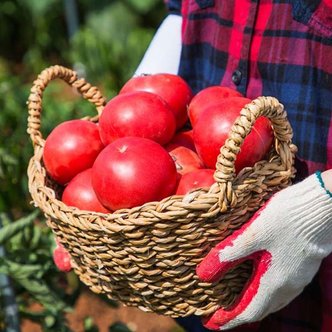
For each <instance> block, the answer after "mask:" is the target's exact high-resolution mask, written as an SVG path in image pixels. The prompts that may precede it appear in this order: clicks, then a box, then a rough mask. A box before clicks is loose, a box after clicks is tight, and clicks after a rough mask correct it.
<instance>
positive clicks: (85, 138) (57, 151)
mask: <svg viewBox="0 0 332 332" xmlns="http://www.w3.org/2000/svg"><path fill="white" fill-rule="evenodd" d="M103 148H104V145H103V143H102V142H101V139H100V136H99V129H98V126H97V125H96V124H95V123H92V122H90V121H86V120H70V121H65V122H62V123H61V124H59V125H58V126H57V127H55V128H54V129H53V131H52V132H51V133H50V134H49V135H48V137H47V139H46V141H45V147H44V153H43V161H44V164H45V168H46V170H47V172H48V173H49V174H50V176H51V177H52V178H53V179H54V180H55V181H57V182H58V183H60V184H62V185H63V184H66V183H67V182H69V181H70V180H71V179H72V178H73V177H74V176H75V175H77V174H78V173H80V172H82V171H84V170H85V169H87V168H90V167H91V166H92V164H93V163H94V161H95V159H96V157H97V155H98V154H99V152H100V151H101V150H102V149H103Z"/></svg>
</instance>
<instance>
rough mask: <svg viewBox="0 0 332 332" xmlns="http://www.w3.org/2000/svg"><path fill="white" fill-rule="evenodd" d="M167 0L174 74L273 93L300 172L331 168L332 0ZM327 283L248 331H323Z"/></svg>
mask: <svg viewBox="0 0 332 332" xmlns="http://www.w3.org/2000/svg"><path fill="white" fill-rule="evenodd" d="M166 3H167V5H168V9H169V11H170V13H173V14H179V15H182V17H183V25H182V40H183V48H182V56H181V62H180V69H179V74H180V75H181V76H182V77H184V78H185V79H186V80H187V81H188V83H189V84H190V85H191V87H192V89H193V90H194V92H198V91H199V90H201V89H203V88H205V87H207V86H211V85H224V86H228V87H231V88H234V89H237V90H238V91H240V92H241V93H243V94H244V95H245V96H247V97H249V98H252V99H253V98H255V97H258V96H261V95H264V96H274V97H276V98H278V99H279V101H280V102H281V103H282V104H284V106H285V109H286V111H287V114H288V118H289V121H290V123H291V124H292V127H293V129H294V143H295V144H296V145H297V146H298V150H299V151H298V157H299V159H300V160H301V161H302V162H301V163H299V165H300V164H301V165H304V166H305V167H302V170H301V171H302V174H303V172H304V173H306V174H304V175H309V174H312V173H313V172H315V171H317V170H325V169H326V168H331V167H332V117H331V115H332V112H331V110H332V0H323V1H317V0H275V1H273V0H252V1H249V0H183V1H176V0H169V1H166ZM328 261H331V264H330V266H331V268H330V269H331V271H332V257H330V258H328V259H326V262H325V264H326V265H327V266H329V265H328ZM317 279H318V278H317ZM322 280H323V282H322V284H323V286H322V287H323V288H324V291H325V292H327V288H328V287H327V286H326V284H327V282H328V281H327V280H326V278H325V279H324V278H323V279H322ZM330 284H331V286H330V287H329V289H330V292H329V293H330V294H331V295H329V294H325V293H324V291H323V292H321V288H320V287H319V285H318V282H313V283H312V284H311V285H309V286H308V287H307V288H306V289H305V291H304V292H303V293H302V294H301V296H299V297H298V298H297V299H295V300H294V301H293V302H292V303H291V304H290V305H289V306H287V307H286V308H284V309H283V310H281V311H280V312H278V313H275V314H273V315H271V316H269V317H268V318H266V319H265V320H263V321H262V322H261V324H260V325H259V326H257V327H256V328H255V329H250V331H252V330H255V331H269V332H270V331H271V332H273V331H278V332H283V331H292V332H300V331H301V332H304V331H321V325H322V313H321V312H322V305H321V302H322V299H321V294H323V296H326V297H327V298H330V299H331V304H332V280H331V281H330ZM331 309H332V307H331ZM330 314H331V317H332V312H331V313H330ZM331 322H332V318H331ZM193 331H194V330H193ZM202 331H203V330H202ZM234 331H235V330H234ZM248 331H249V329H248ZM327 331H332V326H331V327H330V329H328V330H324V332H327Z"/></svg>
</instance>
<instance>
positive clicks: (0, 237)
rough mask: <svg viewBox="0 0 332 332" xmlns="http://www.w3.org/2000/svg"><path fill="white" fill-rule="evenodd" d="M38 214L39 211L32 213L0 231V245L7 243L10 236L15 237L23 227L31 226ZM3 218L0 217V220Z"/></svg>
mask: <svg viewBox="0 0 332 332" xmlns="http://www.w3.org/2000/svg"><path fill="white" fill-rule="evenodd" d="M38 214H39V210H35V211H33V212H32V213H31V214H29V215H28V216H26V217H24V218H21V219H19V220H17V221H15V222H12V223H11V224H9V225H6V226H5V227H3V228H1V229H0V244H4V243H5V242H6V241H8V240H9V239H10V238H11V237H12V236H14V235H16V234H17V233H19V232H20V231H22V230H23V229H24V228H25V227H27V226H29V225H32V223H33V221H34V220H35V219H36V217H37V216H38ZM2 218H4V216H3V214H1V215H0V220H2ZM0 224H1V223H0Z"/></svg>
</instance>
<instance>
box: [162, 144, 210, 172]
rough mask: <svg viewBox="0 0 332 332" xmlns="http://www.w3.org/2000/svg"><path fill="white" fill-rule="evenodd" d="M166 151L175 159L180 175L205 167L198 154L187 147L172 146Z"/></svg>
mask: <svg viewBox="0 0 332 332" xmlns="http://www.w3.org/2000/svg"><path fill="white" fill-rule="evenodd" d="M166 150H167V151H168V152H169V154H170V155H171V157H172V158H173V160H174V162H175V165H176V170H177V172H178V173H180V174H186V173H188V172H191V171H193V170H196V169H200V168H203V167H204V165H203V162H202V160H201V159H200V158H199V157H198V154H197V153H196V152H194V151H193V150H190V149H188V148H186V147H185V146H181V145H174V144H172V145H171V146H169V147H166Z"/></svg>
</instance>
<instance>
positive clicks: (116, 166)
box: [92, 137, 177, 211]
mask: <svg viewBox="0 0 332 332" xmlns="http://www.w3.org/2000/svg"><path fill="white" fill-rule="evenodd" d="M176 183H177V172H176V167H175V164H174V161H173V159H172V157H171V156H170V155H169V154H168V152H167V151H166V150H165V149H164V148H163V147H162V146H161V145H160V144H158V143H156V142H154V141H152V140H149V139H147V138H141V137H123V138H119V139H117V140H116V141H114V142H113V143H111V144H109V145H108V146H107V147H106V148H105V149H104V150H103V151H102V152H101V153H100V154H99V156H98V157H97V159H96V161H95V163H94V165H93V167H92V186H93V188H94V190H95V192H96V195H97V197H98V199H99V200H100V202H101V203H102V204H103V205H104V206H106V207H107V208H108V209H110V210H112V211H114V210H118V209H121V208H131V207H134V206H139V205H142V204H144V203H146V202H150V201H156V200H161V199H163V198H165V197H167V196H170V195H172V194H173V193H174V192H175V187H176Z"/></svg>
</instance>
